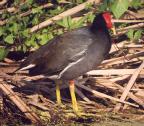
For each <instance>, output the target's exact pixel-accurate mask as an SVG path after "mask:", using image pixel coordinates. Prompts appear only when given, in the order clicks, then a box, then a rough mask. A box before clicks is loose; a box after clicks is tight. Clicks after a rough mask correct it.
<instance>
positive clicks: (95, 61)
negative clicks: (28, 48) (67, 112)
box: [19, 12, 112, 111]
mask: <svg viewBox="0 0 144 126" xmlns="http://www.w3.org/2000/svg"><path fill="white" fill-rule="evenodd" d="M110 28H112V22H111V15H110V13H108V12H104V13H101V14H98V15H97V16H96V17H95V19H94V21H93V23H92V25H91V26H85V27H82V28H78V29H75V30H72V31H69V32H67V33H64V34H63V35H60V36H57V37H55V38H54V39H52V40H51V41H50V42H48V43H47V44H46V45H44V46H42V47H40V48H39V49H38V50H37V51H35V52H34V53H32V54H31V55H29V56H28V58H27V59H26V60H25V61H24V62H22V64H21V65H20V68H19V70H27V69H28V70H29V74H30V75H39V74H44V75H48V76H52V75H57V79H58V80H67V81H69V84H70V92H71V98H72V104H73V109H74V110H75V111H78V107H77V102H76V97H75V93H74V81H72V80H74V79H76V78H77V77H79V76H81V75H83V74H84V73H86V72H88V71H90V70H93V69H96V67H97V66H98V65H100V63H101V62H102V61H103V59H104V58H105V57H106V56H107V55H108V53H109V51H110V48H111V39H110V35H109V31H108V29H110ZM56 87H57V89H56V94H57V100H58V101H59V102H60V93H59V87H58V85H57V86H56Z"/></svg>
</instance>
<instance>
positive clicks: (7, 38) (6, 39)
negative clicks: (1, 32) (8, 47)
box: [4, 34, 14, 44]
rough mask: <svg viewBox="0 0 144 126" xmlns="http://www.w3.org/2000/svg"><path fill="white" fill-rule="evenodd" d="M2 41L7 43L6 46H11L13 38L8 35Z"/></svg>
mask: <svg viewBox="0 0 144 126" xmlns="http://www.w3.org/2000/svg"><path fill="white" fill-rule="evenodd" d="M4 41H5V42H7V43H8V44H13V43H14V36H13V35H12V34H10V35H8V36H7V37H6V38H5V39H4Z"/></svg>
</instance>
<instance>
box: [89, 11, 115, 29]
mask: <svg viewBox="0 0 144 126" xmlns="http://www.w3.org/2000/svg"><path fill="white" fill-rule="evenodd" d="M112 27H113V24H112V18H111V14H110V13H109V12H103V13H100V14H98V15H96V17H95V18H94V21H93V23H92V27H91V28H92V29H93V30H107V29H111V28H112Z"/></svg>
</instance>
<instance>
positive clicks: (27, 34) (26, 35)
mask: <svg viewBox="0 0 144 126" xmlns="http://www.w3.org/2000/svg"><path fill="white" fill-rule="evenodd" d="M22 35H23V36H25V37H29V30H28V29H25V30H24V31H23V32H22Z"/></svg>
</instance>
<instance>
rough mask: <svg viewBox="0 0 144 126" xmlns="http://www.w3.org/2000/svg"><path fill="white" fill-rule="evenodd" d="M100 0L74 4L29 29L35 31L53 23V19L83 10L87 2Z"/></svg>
mask: <svg viewBox="0 0 144 126" xmlns="http://www.w3.org/2000/svg"><path fill="white" fill-rule="evenodd" d="M100 1H101V0H88V1H87V2H85V3H82V4H80V5H78V6H76V7H73V8H71V9H69V10H67V11H65V12H63V13H61V14H58V15H56V16H55V17H52V18H50V19H48V20H46V21H44V22H42V23H40V24H38V25H35V26H33V27H32V28H31V29H30V32H35V31H37V30H39V29H42V28H44V27H47V26H48V25H50V24H53V23H54V22H55V21H58V20H60V19H62V18H64V17H67V16H71V15H73V14H75V13H77V12H79V11H81V10H83V9H84V8H85V7H86V5H87V4H89V3H94V2H95V3H100Z"/></svg>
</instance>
